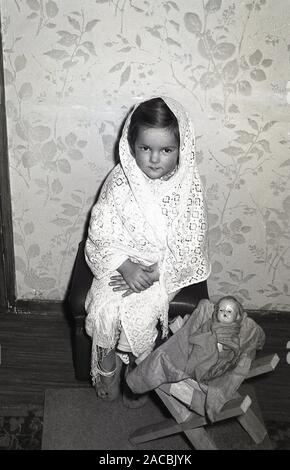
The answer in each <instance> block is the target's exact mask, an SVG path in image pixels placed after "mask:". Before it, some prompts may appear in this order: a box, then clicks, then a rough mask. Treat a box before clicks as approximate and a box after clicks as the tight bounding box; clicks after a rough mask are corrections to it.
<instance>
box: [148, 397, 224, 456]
mask: <svg viewBox="0 0 290 470" xmlns="http://www.w3.org/2000/svg"><path fill="white" fill-rule="evenodd" d="M156 392H157V394H158V396H159V397H160V398H161V400H162V401H163V403H164V404H165V406H166V407H167V408H168V410H169V411H170V413H171V414H172V416H173V417H174V418H175V420H176V421H177V423H183V422H184V421H185V419H188V418H189V417H190V416H193V415H194V413H193V412H190V411H189V410H188V408H186V407H185V406H184V405H182V404H181V403H180V402H179V401H178V400H176V399H175V398H173V397H172V396H169V395H168V394H167V393H164V392H163V391H162V390H160V389H158V388H157V389H156ZM183 432H184V434H185V435H186V437H187V438H188V440H189V441H190V442H191V444H192V445H193V447H194V448H195V449H196V450H217V446H216V445H215V443H214V441H213V440H212V439H211V438H210V436H209V434H208V433H207V431H206V430H205V429H204V427H203V426H201V427H199V428H195V429H190V430H188V431H183Z"/></svg>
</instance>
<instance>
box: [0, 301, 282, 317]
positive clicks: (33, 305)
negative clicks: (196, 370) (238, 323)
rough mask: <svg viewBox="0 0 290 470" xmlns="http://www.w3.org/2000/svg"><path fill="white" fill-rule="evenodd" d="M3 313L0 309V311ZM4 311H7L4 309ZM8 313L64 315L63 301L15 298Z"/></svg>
mask: <svg viewBox="0 0 290 470" xmlns="http://www.w3.org/2000/svg"><path fill="white" fill-rule="evenodd" d="M2 312H3V313H5V312H4V310H2V309H0V313H2ZM246 312H247V314H248V315H249V316H252V315H253V316H254V317H255V316H256V317H259V316H267V315H281V314H282V315H283V314H284V315H285V314H286V315H290V311H285V310H260V309H247V310H246ZM6 313H9V312H7V311H6ZM10 313H17V314H29V313H33V314H39V315H47V314H49V315H64V313H65V302H64V301H61V300H33V299H19V300H16V302H15V305H14V308H13V309H12V311H11V310H10Z"/></svg>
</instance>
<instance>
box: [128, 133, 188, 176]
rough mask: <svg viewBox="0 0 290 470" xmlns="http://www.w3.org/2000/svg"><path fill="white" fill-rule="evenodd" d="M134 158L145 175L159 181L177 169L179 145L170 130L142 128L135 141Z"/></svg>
mask: <svg viewBox="0 0 290 470" xmlns="http://www.w3.org/2000/svg"><path fill="white" fill-rule="evenodd" d="M134 156H135V160H136V163H137V165H138V167H139V168H140V170H142V171H143V173H145V175H147V176H148V177H149V178H151V179H158V178H161V177H162V176H165V175H167V173H170V172H171V171H172V170H174V168H175V167H176V164H177V161H178V156H179V145H178V142H177V140H176V137H175V136H174V133H173V132H172V131H171V130H170V129H168V128H154V127H150V128H146V127H143V126H142V127H140V128H139V131H138V134H137V139H136V141H135V145H134Z"/></svg>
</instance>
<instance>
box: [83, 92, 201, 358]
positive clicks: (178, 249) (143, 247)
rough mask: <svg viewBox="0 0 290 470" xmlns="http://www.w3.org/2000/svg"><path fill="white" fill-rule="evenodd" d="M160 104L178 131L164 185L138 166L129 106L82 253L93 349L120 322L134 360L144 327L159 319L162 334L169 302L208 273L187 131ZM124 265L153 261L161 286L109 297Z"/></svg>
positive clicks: (147, 338) (145, 340)
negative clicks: (88, 277)
mask: <svg viewBox="0 0 290 470" xmlns="http://www.w3.org/2000/svg"><path fill="white" fill-rule="evenodd" d="M162 99H163V100H164V101H165V102H166V104H167V105H168V106H169V108H170V109H171V110H172V112H173V113H174V114H175V116H176V118H177V120H178V124H179V132H180V152H179V165H178V169H177V171H176V172H175V173H174V174H173V176H172V177H171V178H169V179H168V180H161V179H156V180H151V179H150V178H148V177H147V176H146V175H145V174H144V173H143V172H142V171H141V170H140V168H139V167H138V166H137V164H136V161H135V158H134V156H133V155H132V153H131V151H130V146H129V142H128V129H129V125H130V121H131V116H132V114H133V112H134V110H135V109H136V108H137V107H138V106H139V104H136V106H135V107H134V109H133V111H132V112H131V113H130V114H129V116H128V118H127V120H126V122H125V125H124V128H123V132H122V136H121V139H120V143H119V153H120V163H119V164H118V165H117V166H116V167H115V168H114V169H113V170H112V171H111V173H110V174H109V176H108V177H107V179H106V181H105V183H104V185H103V187H102V190H101V193H100V197H99V199H98V201H97V203H96V204H95V206H94V207H93V210H92V214H91V221H90V226H89V230H88V238H87V241H86V249H85V255H86V260H87V263H88V265H89V267H90V268H91V270H92V272H93V274H94V276H95V279H94V281H93V284H92V287H91V289H90V291H89V293H88V296H87V299H86V310H87V312H88V316H87V321H86V329H87V332H88V334H90V335H91V336H95V343H96V344H99V345H100V346H102V347H107V348H110V347H111V348H112V347H114V342H116V338H117V336H118V331H117V333H116V329H117V330H118V328H119V327H120V323H121V324H122V326H123V328H124V329H125V331H126V335H127V337H128V340H129V342H130V346H131V347H132V351H133V352H134V354H135V355H139V354H140V353H142V351H144V350H145V349H146V348H147V347H148V345H149V344H152V342H154V337H153V338H152V335H153V336H154V328H153V327H152V328H151V326H152V325H153V324H155V325H156V322H157V321H158V319H159V320H160V321H161V323H163V326H164V328H163V332H164V334H166V330H167V312H168V306H169V303H168V295H169V294H170V293H173V292H175V291H176V290H178V289H180V288H182V287H184V286H186V285H189V284H192V283H197V282H200V281H202V280H205V279H206V278H207V277H208V276H209V273H210V263H209V260H208V254H207V243H208V240H207V219H206V212H205V207H204V199H203V191H202V185H201V181H200V177H199V174H198V171H197V168H196V164H195V153H194V150H195V143H194V133H193V127H192V124H191V121H190V119H189V117H188V115H187V113H186V112H185V111H184V109H183V108H182V106H181V105H180V104H179V103H177V102H176V101H174V100H173V99H171V98H165V97H162ZM128 258H130V259H131V260H132V261H136V262H138V261H142V262H143V263H145V264H152V263H155V262H158V266H159V271H160V279H159V282H155V283H154V284H153V286H152V287H151V288H149V289H147V290H145V291H143V292H141V293H140V294H132V295H130V296H128V297H126V298H122V297H121V295H120V293H118V295H116V293H115V292H114V293H113V291H112V287H108V282H109V277H110V276H111V275H112V274H113V273H114V271H115V270H116V269H117V268H118V267H119V266H120V265H121V264H122V263H123V262H124V261H125V260H126V259H128ZM150 322H151V323H150ZM149 323H150V325H149ZM93 342H94V341H93Z"/></svg>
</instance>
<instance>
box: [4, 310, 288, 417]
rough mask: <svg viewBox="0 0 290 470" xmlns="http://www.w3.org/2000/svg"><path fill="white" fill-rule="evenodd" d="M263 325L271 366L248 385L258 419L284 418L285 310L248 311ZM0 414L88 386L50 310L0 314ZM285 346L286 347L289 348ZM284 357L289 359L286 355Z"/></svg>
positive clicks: (61, 322) (65, 330)
mask: <svg viewBox="0 0 290 470" xmlns="http://www.w3.org/2000/svg"><path fill="white" fill-rule="evenodd" d="M251 316H252V317H253V318H254V319H255V320H256V321H257V323H259V324H260V325H261V326H262V328H263V329H264V331H265V334H266V343H265V347H264V350H263V353H262V354H263V355H266V354H268V353H274V352H276V353H277V354H278V355H279V357H280V362H279V364H278V366H277V368H276V370H275V371H274V372H272V373H269V374H265V375H262V376H259V377H256V378H254V379H251V380H250V381H249V382H250V383H251V384H252V385H254V387H255V391H256V395H257V398H258V401H259V404H260V407H261V411H262V415H263V418H264V420H274V421H281V422H290V364H288V363H287V353H288V351H287V347H286V346H287V342H288V341H290V312H289V313H267V314H264V315H263V314H261V313H259V314H254V313H253V314H251ZM0 345H1V365H0V415H2V416H3V415H7V416H11V415H13V414H14V415H15V416H20V415H21V414H23V413H26V412H29V410H32V411H35V412H36V413H37V414H39V415H41V414H42V413H43V404H44V392H45V390H46V389H48V388H72V387H89V386H90V384H89V383H86V382H79V381H77V380H76V379H75V377H74V369H73V361H72V350H71V331H70V328H69V326H68V324H67V322H66V320H65V319H64V318H63V317H62V316H61V315H56V314H52V313H49V314H47V315H46V314H18V315H16V314H11V313H9V314H3V313H1V314H0ZM289 352H290V351H289ZM289 362H290V361H289Z"/></svg>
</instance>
